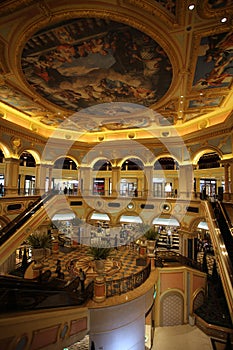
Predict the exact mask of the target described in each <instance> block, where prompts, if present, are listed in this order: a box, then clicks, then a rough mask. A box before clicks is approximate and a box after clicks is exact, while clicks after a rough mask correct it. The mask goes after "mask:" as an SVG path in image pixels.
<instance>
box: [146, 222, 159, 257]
mask: <svg viewBox="0 0 233 350" xmlns="http://www.w3.org/2000/svg"><path fill="white" fill-rule="evenodd" d="M158 235H159V232H158V231H157V230H155V229H154V227H150V228H149V229H148V230H147V231H146V232H145V234H144V237H145V238H146V242H147V253H148V256H154V249H155V242H156V240H157V239H158Z"/></svg>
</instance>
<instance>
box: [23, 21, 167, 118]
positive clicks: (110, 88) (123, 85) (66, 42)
mask: <svg viewBox="0 0 233 350" xmlns="http://www.w3.org/2000/svg"><path fill="white" fill-rule="evenodd" d="M22 68H23V72H24V74H25V77H26V79H27V82H28V83H29V84H30V85H31V87H32V88H33V89H35V90H36V92H37V93H39V94H40V95H41V96H42V97H43V98H45V99H47V100H49V101H50V102H51V103H54V104H56V105H58V106H59V107H61V108H64V109H67V110H72V111H74V112H76V111H79V110H80V109H83V108H87V107H90V106H93V105H96V104H100V103H107V102H127V103H129V102H130V103H135V104H139V105H144V106H146V107H150V106H151V105H153V104H154V103H156V102H158V101H159V100H160V98H161V97H163V96H164V94H165V93H166V92H167V90H168V88H169V86H170V84H171V80H172V65H171V63H170V61H169V58H168V56H167V54H166V52H165V51H164V50H163V49H162V48H161V46H160V45H158V43H156V42H155V41H154V40H152V39H151V38H150V37H149V36H148V35H146V34H143V33H142V32H140V31H138V30H136V29H134V28H132V27H130V26H128V25H125V24H122V23H117V22H114V21H110V20H104V19H100V18H78V19H72V20H69V21H66V22H62V23H58V24H56V25H54V26H52V27H46V28H45V29H43V30H40V31H39V32H37V33H36V34H35V35H34V36H33V37H32V38H31V39H30V40H29V41H28V42H27V43H26V45H25V48H24V50H23V54H22ZM124 108H125V110H127V105H126V106H124ZM106 112H107V113H108V112H109V111H106V110H103V113H106Z"/></svg>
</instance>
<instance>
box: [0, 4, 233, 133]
mask: <svg viewBox="0 0 233 350" xmlns="http://www.w3.org/2000/svg"><path fill="white" fill-rule="evenodd" d="M113 3H114V4H113V5H112V6H113V7H114V6H115V7H114V11H112V10H111V9H110V8H108V7H106V6H105V5H106V4H105V2H104V1H103V4H102V3H100V2H98V1H94V0H93V8H92V10H89V8H88V6H87V7H86V8H85V9H84V10H81V5H80V4H76V2H75V1H71V3H69V4H67V3H66V5H64V1H62V0H57V1H56V2H55V1H47V0H44V1H40V0H38V1H36V2H35V1H33V0H4V1H1V5H0V15H1V18H2V19H3V20H2V21H1V23H0V72H1V78H0V104H1V103H2V104H4V105H5V106H10V107H12V108H13V109H15V110H17V111H22V112H23V113H25V116H26V117H27V118H28V117H29V118H30V119H31V124H30V125H29V128H31V130H32V129H33V130H40V128H41V127H43V128H45V130H50V128H57V127H59V128H65V129H70V130H77V131H85V130H86V131H92V132H96V131H97V132H102V131H107V130H109V131H116V130H125V129H136V130H139V129H149V130H152V129H153V128H156V127H157V126H160V127H164V128H165V127H166V126H170V125H181V124H183V125H185V123H186V122H195V120H196V121H197V125H199V121H200V119H201V118H202V117H204V116H206V115H210V114H211V113H212V112H216V111H219V113H220V112H221V111H222V110H223V108H226V109H227V110H229V108H230V107H231V106H232V103H231V101H232V99H233V93H232V85H233V82H232V78H233V31H232V25H231V23H232V22H230V21H229V24H228V23H226V24H223V25H222V24H220V19H221V17H222V16H226V17H228V18H229V19H231V20H232V17H233V2H232V1H230V0H202V1H199V0H197V1H196V7H195V9H194V11H193V12H190V11H189V10H188V6H187V4H186V2H184V1H183V0H176V1H170V0H153V1H150V2H148V1H143V0H142V1H137V0H130V1H128V0H124V1H123V3H124V6H123V5H122V4H120V5H119V4H118V2H117V1H116V2H114V1H113ZM85 6H86V5H85ZM116 10H117V11H116ZM118 10H119V11H118ZM131 12H132V13H133V12H134V14H131ZM116 13H117V14H119V13H121V15H115V14H116ZM121 20H122V21H121ZM32 28H33V29H32ZM138 28H140V30H139V29H138ZM15 38H16V39H15ZM155 38H157V39H156V40H155ZM14 55H15V56H14ZM8 58H9V60H8ZM181 96H183V97H182V100H181ZM181 104H182V105H181ZM0 112H1V111H0ZM0 115H5V114H4V113H2V112H1V113H0ZM33 122H35V125H34V124H33ZM202 124H203V123H202ZM209 124H210V125H211V123H205V125H209ZM32 125H33V127H32ZM38 125H39V127H38Z"/></svg>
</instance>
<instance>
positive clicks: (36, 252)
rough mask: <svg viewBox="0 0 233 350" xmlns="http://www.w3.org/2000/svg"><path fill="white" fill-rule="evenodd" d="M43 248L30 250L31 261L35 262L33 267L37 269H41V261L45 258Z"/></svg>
mask: <svg viewBox="0 0 233 350" xmlns="http://www.w3.org/2000/svg"><path fill="white" fill-rule="evenodd" d="M45 253H46V251H45V249H44V248H32V259H33V260H35V265H36V267H37V268H39V267H42V266H43V263H42V260H43V259H44V258H45Z"/></svg>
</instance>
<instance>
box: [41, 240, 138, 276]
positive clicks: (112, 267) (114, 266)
mask: <svg viewBox="0 0 233 350" xmlns="http://www.w3.org/2000/svg"><path fill="white" fill-rule="evenodd" d="M87 251H88V247H86V246H79V247H78V248H77V249H75V250H73V251H71V252H64V251H63V252H62V251H59V253H55V254H54V253H53V254H51V255H50V256H48V257H47V259H46V260H45V261H44V269H43V271H45V270H48V269H49V270H50V271H51V272H52V276H54V277H57V274H56V267H57V260H60V262H61V272H62V273H64V279H65V280H69V279H71V278H72V276H71V275H70V272H69V266H70V263H71V261H73V262H74V264H75V268H74V270H73V271H74V274H77V275H78V272H79V268H82V269H83V270H84V271H85V273H86V277H87V280H88V278H91V279H92V278H93V277H94V276H95V275H96V274H95V271H94V268H92V264H93V259H92V257H89V256H87ZM137 257H139V255H138V252H137V250H136V249H135V248H134V247H130V246H121V247H119V248H118V249H113V251H112V253H111V255H110V257H109V262H108V263H107V268H106V269H107V271H105V273H106V276H105V277H106V280H108V279H109V280H111V279H113V278H114V279H118V278H123V277H126V276H129V275H132V274H135V273H137V272H139V271H141V270H142V269H143V268H144V266H137V265H136V258H137ZM108 266H109V268H108ZM73 277H74V276H73Z"/></svg>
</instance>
